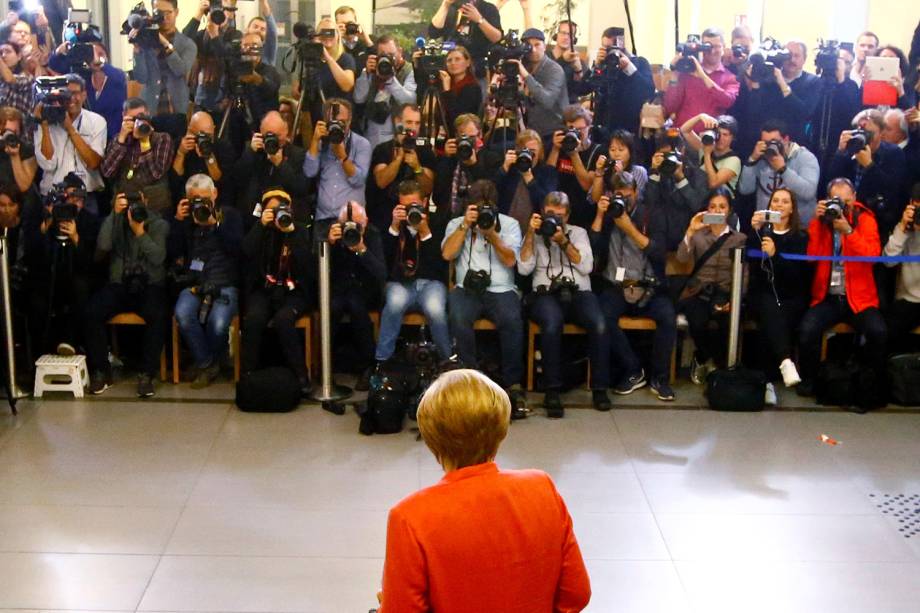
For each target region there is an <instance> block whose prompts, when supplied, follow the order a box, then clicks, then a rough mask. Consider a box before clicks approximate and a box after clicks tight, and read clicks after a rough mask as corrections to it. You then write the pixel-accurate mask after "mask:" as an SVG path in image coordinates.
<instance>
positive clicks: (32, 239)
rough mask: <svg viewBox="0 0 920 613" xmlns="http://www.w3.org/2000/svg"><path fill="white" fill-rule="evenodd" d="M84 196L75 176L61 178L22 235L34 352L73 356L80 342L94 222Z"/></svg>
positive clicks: (96, 232) (88, 289)
mask: <svg viewBox="0 0 920 613" xmlns="http://www.w3.org/2000/svg"><path fill="white" fill-rule="evenodd" d="M85 194H86V190H85V187H84V185H83V181H82V180H81V179H80V177H78V176H77V175H75V174H73V173H71V174H69V175H67V176H65V177H64V180H63V181H62V182H61V183H58V184H57V185H55V186H54V189H53V190H50V191H49V193H48V194H47V195H46V196H45V199H44V204H43V206H42V218H41V221H40V223H37V224H29V229H28V230H26V233H25V234H26V241H27V245H26V248H25V252H26V253H28V254H30V256H29V260H30V262H29V270H30V275H29V278H28V281H27V287H28V290H27V291H28V294H29V302H28V304H29V310H30V312H31V313H32V317H30V318H29V326H30V328H31V330H30V333H31V336H32V342H33V344H34V346H35V348H36V349H37V350H38V353H39V354H42V353H58V354H60V355H74V353H76V348H78V347H82V346H83V324H84V322H85V321H86V319H85V317H86V305H87V302H89V297H90V293H91V286H92V282H93V257H94V255H95V252H96V239H97V237H98V235H99V225H100V221H99V218H98V217H97V216H96V214H95V213H92V212H90V211H89V210H87V208H86V207H85V206H84V204H85V200H84V197H85ZM55 347H56V349H55Z"/></svg>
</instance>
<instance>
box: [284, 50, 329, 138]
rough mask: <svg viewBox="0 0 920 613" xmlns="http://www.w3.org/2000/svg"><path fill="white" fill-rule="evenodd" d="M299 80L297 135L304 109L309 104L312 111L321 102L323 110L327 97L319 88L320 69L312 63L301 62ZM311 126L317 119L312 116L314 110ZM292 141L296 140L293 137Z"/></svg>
mask: <svg viewBox="0 0 920 613" xmlns="http://www.w3.org/2000/svg"><path fill="white" fill-rule="evenodd" d="M298 72H299V74H298V75H297V78H298V80H299V82H300V100H298V102H297V111H296V112H295V113H294V131H295V133H296V132H297V131H298V130H299V129H300V120H301V118H302V117H303V107H304V105H306V104H309V105H310V107H311V109H312V107H313V105H314V104H316V103H317V102H319V105H320V108H321V109H322V107H323V105H325V104H326V95H325V94H324V93H323V90H322V88H321V87H317V85H318V84H319V68H318V67H317V66H314V65H313V64H312V63H309V62H307V61H304V60H301V61H300V69H299V71H298ZM310 115H311V117H310V121H311V124H312V122H313V121H315V118H314V117H313V116H312V115H313V113H312V110H311V113H310ZM303 136H304V141H303V145H304V147H306V146H307V143H306V135H303ZM291 140H294V137H293V135H292V137H291Z"/></svg>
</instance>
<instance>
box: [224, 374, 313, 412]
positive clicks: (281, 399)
mask: <svg viewBox="0 0 920 613" xmlns="http://www.w3.org/2000/svg"><path fill="white" fill-rule="evenodd" d="M298 404H300V382H299V381H298V380H297V375H295V374H294V371H292V370H291V369H290V368H285V367H283V366H278V367H273V368H263V369H262V370H254V371H253V372H251V373H246V374H245V375H243V376H242V377H240V382H239V383H237V384H236V406H238V407H239V408H240V410H241V411H246V412H247V413H287V412H289V411H293V410H294V409H296V408H297V405H298Z"/></svg>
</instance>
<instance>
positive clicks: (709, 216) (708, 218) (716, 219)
mask: <svg viewBox="0 0 920 613" xmlns="http://www.w3.org/2000/svg"><path fill="white" fill-rule="evenodd" d="M703 223H704V224H706V225H707V226H718V225H721V224H724V223H725V213H704V214H703Z"/></svg>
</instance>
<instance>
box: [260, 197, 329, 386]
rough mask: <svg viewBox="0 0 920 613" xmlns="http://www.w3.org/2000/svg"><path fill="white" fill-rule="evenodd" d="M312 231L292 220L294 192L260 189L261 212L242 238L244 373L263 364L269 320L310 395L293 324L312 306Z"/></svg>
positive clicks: (300, 345) (286, 360)
mask: <svg viewBox="0 0 920 613" xmlns="http://www.w3.org/2000/svg"><path fill="white" fill-rule="evenodd" d="M310 250H311V244H310V232H309V231H308V230H307V229H306V228H305V227H303V226H299V225H297V224H295V223H294V209H293V205H292V203H291V196H290V195H289V194H288V193H287V192H285V191H282V190H269V191H267V192H265V193H264V194H262V216H261V218H260V220H259V223H257V224H256V225H254V226H253V227H252V229H251V230H250V231H249V233H248V234H247V235H246V238H244V239H243V256H244V257H245V261H246V263H247V267H246V284H245V290H246V299H245V300H244V301H243V304H244V306H245V309H244V313H243V347H242V360H243V365H242V366H243V372H247V373H249V372H252V371H254V370H257V369H258V368H259V365H260V363H261V358H262V335H263V334H264V333H265V329H266V328H268V327H269V325H271V326H272V327H273V328H274V330H275V334H277V336H278V341H279V342H280V344H281V352H282V353H283V354H284V359H285V362H286V363H287V366H288V368H290V369H291V370H292V371H293V372H294V373H295V374H296V375H297V378H298V379H299V380H300V386H301V394H302V395H303V396H305V397H306V396H308V395H309V394H310V390H311V387H310V376H309V374H308V373H307V367H306V364H305V362H304V351H303V345H302V344H301V342H300V334H299V333H298V332H297V329H296V328H295V325H296V323H297V320H298V319H300V317H301V316H303V315H304V314H305V313H307V312H308V311H309V307H310V297H311V294H310V288H311V287H312V281H311V280H312V278H313V269H314V266H312V265H311V263H310V260H311V258H310Z"/></svg>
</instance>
